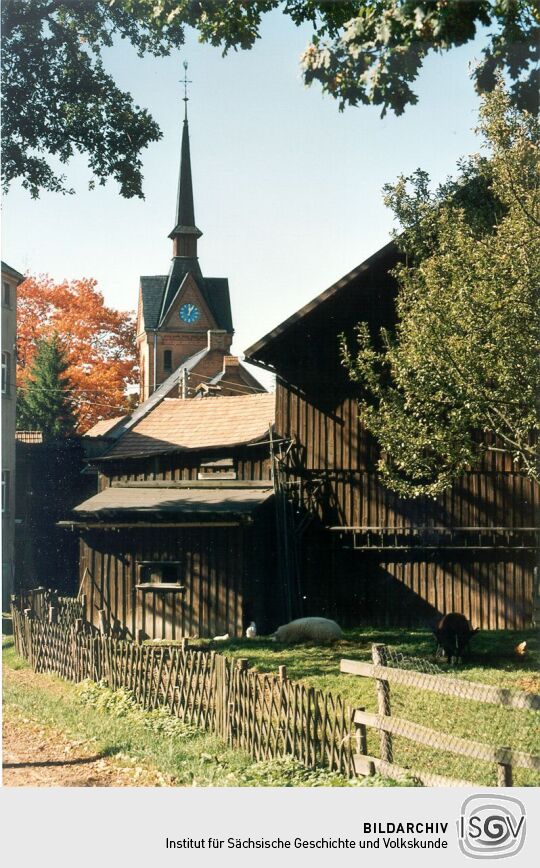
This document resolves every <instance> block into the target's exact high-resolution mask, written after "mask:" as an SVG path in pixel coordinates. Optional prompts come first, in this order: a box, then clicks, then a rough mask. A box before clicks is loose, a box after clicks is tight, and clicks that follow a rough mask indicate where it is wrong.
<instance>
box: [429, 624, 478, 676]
mask: <svg viewBox="0 0 540 868" xmlns="http://www.w3.org/2000/svg"><path fill="white" fill-rule="evenodd" d="M433 632H434V634H435V638H436V640H437V651H436V653H437V655H439V654H443V655H444V656H445V657H446V660H447V662H448V663H450V664H452V663H461V660H462V657H463V655H464V654H466V652H467V651H468V650H469V642H470V641H471V637H472V636H474V634H475V633H478V627H477V628H476V629H475V630H473V629H472V627H471V625H470V624H469V622H468V620H467V618H466V617H465V615H461V614H460V613H459V612H450V613H449V614H448V615H444V616H443V617H442V618H441V620H440V621H438V623H437V624H436V626H435V627H434V628H433Z"/></svg>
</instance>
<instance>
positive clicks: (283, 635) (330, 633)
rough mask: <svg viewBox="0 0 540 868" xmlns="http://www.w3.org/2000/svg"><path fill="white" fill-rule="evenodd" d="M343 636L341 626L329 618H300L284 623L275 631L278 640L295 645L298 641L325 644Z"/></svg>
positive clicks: (275, 637)
mask: <svg viewBox="0 0 540 868" xmlns="http://www.w3.org/2000/svg"><path fill="white" fill-rule="evenodd" d="M341 637H342V632H341V627H340V626H339V624H336V622H335V621H330V620H329V619H328V618H298V619H297V620H296V621H291V622H290V623H289V624H283V625H282V626H281V627H278V629H277V630H276V632H275V635H274V639H275V640H276V642H283V643H284V644H287V645H295V644H297V643H298V642H316V643H317V645H325V644H327V643H329V642H337V641H338V640H339V639H341Z"/></svg>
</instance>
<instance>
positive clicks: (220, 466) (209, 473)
mask: <svg viewBox="0 0 540 868" xmlns="http://www.w3.org/2000/svg"><path fill="white" fill-rule="evenodd" d="M236 478H237V473H236V467H235V466H234V461H233V459H232V458H215V459H213V460H212V461H201V463H200V464H199V472H198V474H197V479H236Z"/></svg>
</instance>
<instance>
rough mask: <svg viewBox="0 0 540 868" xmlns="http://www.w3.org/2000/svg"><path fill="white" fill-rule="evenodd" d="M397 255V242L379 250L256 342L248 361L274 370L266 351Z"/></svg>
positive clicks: (247, 357)
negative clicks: (318, 309) (364, 275)
mask: <svg viewBox="0 0 540 868" xmlns="http://www.w3.org/2000/svg"><path fill="white" fill-rule="evenodd" d="M393 254H394V255H395V256H396V258H397V255H398V251H397V247H396V243H395V241H389V242H388V244H385V245H384V247H381V248H380V249H379V250H377V251H376V252H375V253H374V254H372V256H370V257H368V259H365V260H364V261H363V262H362V263H360V265H358V266H357V267H356V268H354V269H353V270H352V271H349V272H348V274H345V275H344V276H343V277H342V278H340V280H338V281H337V282H336V283H333V284H332V286H330V287H328V289H325V290H324V292H321V293H320V295H317V296H316V297H315V298H314V299H312V300H311V301H309V302H308V303H307V304H305V305H304V306H303V307H301V308H300V310H297V311H296V312H295V313H293V314H292V315H291V316H290V317H288V318H287V319H286V320H284V321H283V322H282V323H280V324H279V325H278V326H276V328H274V329H272V331H270V332H268V334H266V335H264V337H262V338H261V339H260V340H258V341H256V342H255V343H254V344H252V345H251V346H250V347H248V349H247V350H246V351H245V353H244V356H245V358H246V361H249V362H251V364H253V365H257V366H258V367H261V368H270V369H273V366H272V365H271V364H270V363H269V362H268V361H267V360H266V359H265V358H264V355H265V351H266V350H267V349H268V348H269V347H270V345H271V344H272V343H273V342H274V341H275V340H277V339H278V338H280V337H281V336H282V335H284V334H285V333H286V332H287V331H288V330H289V329H290V328H292V327H293V326H296V325H297V324H298V323H300V322H301V321H302V320H304V319H305V318H306V317H308V316H309V315H310V314H311V313H312V312H313V311H315V310H316V309H317V308H319V307H321V305H324V304H326V303H327V302H329V301H330V300H331V299H333V298H334V297H335V296H336V295H338V294H339V293H340V292H341V291H342V290H344V289H345V288H346V287H348V286H350V285H351V284H352V283H354V282H355V281H356V280H358V278H361V277H362V275H363V274H368V273H369V271H370V269H371V268H372V267H373V266H374V265H377V264H379V263H380V262H381V261H382V260H384V259H385V257H391V256H392V255H393Z"/></svg>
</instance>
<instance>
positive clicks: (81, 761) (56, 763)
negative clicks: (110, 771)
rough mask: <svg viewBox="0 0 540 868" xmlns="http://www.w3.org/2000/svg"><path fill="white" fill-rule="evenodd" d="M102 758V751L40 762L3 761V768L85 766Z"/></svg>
mask: <svg viewBox="0 0 540 868" xmlns="http://www.w3.org/2000/svg"><path fill="white" fill-rule="evenodd" d="M102 758H103V754H102V753H97V754H95V756H87V757H79V758H78V759H72V760H43V761H42V762H33V763H3V768H5V769H46V768H54V767H62V766H85V765H88V764H89V763H95V762H97V761H98V760H100V759H102Z"/></svg>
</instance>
